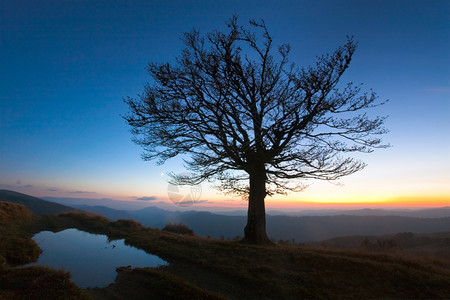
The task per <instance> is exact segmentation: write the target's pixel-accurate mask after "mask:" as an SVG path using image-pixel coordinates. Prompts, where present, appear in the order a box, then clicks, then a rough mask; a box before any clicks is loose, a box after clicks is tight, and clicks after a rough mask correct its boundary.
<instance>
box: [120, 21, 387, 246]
mask: <svg viewBox="0 0 450 300" xmlns="http://www.w3.org/2000/svg"><path fill="white" fill-rule="evenodd" d="M227 25H228V29H227V31H226V32H220V31H213V32H211V33H209V34H207V35H206V36H202V35H200V33H199V32H198V31H197V30H193V31H191V32H189V33H185V34H184V39H183V41H184V43H185V46H186V47H185V49H184V50H183V51H182V53H181V55H180V56H178V57H177V59H176V61H175V63H174V64H169V63H150V64H149V65H148V71H149V73H150V74H151V76H152V77H153V79H154V80H153V83H152V84H148V85H147V86H146V87H145V92H144V93H143V94H142V95H141V96H139V97H137V98H130V97H128V98H127V99H125V102H126V103H127V104H128V106H129V112H128V114H127V115H125V116H124V118H125V120H126V121H127V122H128V124H129V125H130V126H131V128H132V133H133V140H134V142H136V143H137V144H139V145H141V146H142V147H143V150H144V152H143V155H142V157H143V159H144V160H151V159H155V158H158V159H159V163H164V162H165V161H166V160H167V159H169V158H172V157H175V156H177V155H179V154H190V155H191V156H190V157H191V160H189V161H186V168H187V169H189V170H190V171H192V173H191V175H189V176H186V175H185V176H180V175H175V174H173V175H172V181H173V182H175V183H177V184H197V183H199V182H202V181H204V180H206V179H209V180H211V179H212V180H215V181H216V182H219V185H218V186H217V187H218V188H219V189H220V190H222V191H224V192H232V193H238V194H243V195H246V197H247V199H248V219H247V225H246V227H245V230H244V232H245V240H246V241H248V242H250V243H268V242H270V241H269V239H268V237H267V234H266V221H265V197H266V196H267V195H274V194H279V193H286V192H288V191H300V190H302V189H303V188H304V186H303V185H302V184H301V183H299V181H298V180H292V179H311V178H312V179H320V180H336V179H338V178H340V177H342V176H346V175H349V174H353V173H354V172H356V171H358V170H361V169H362V168H363V167H364V166H365V164H364V163H363V162H361V161H359V160H356V159H354V158H352V157H343V156H341V155H340V154H348V153H352V152H371V151H372V150H373V149H374V148H377V147H385V146H384V145H382V144H381V140H380V139H379V138H376V137H375V136H376V135H378V134H382V133H384V132H385V130H384V129H383V128H382V124H383V121H384V117H375V118H372V119H371V118H369V117H368V116H367V115H366V114H365V113H363V112H360V111H363V110H365V109H367V108H371V107H374V106H376V105H379V104H381V103H378V102H377V96H376V95H375V93H374V92H370V93H361V86H359V85H353V84H352V83H349V84H347V85H345V86H343V87H342V88H340V89H338V88H337V84H338V82H339V79H340V78H341V76H342V74H343V73H344V71H345V70H346V69H347V68H348V66H349V64H350V60H351V58H352V55H353V53H354V51H355V49H356V43H355V42H354V41H353V40H352V38H347V42H346V44H345V45H343V46H341V47H339V48H337V49H336V50H335V51H334V52H333V53H332V54H331V55H324V56H321V57H319V58H318V60H317V62H316V64H315V65H314V66H310V67H307V68H297V67H296V66H295V65H294V64H293V63H290V62H289V60H288V56H289V53H290V46H289V45H287V44H284V45H281V46H279V47H275V46H274V45H273V42H272V37H271V36H270V34H269V32H268V29H267V27H266V25H265V23H264V21H259V22H257V21H254V20H251V21H250V22H249V28H246V27H244V26H240V25H238V20H237V18H236V17H233V18H231V19H230V20H229V21H228V22H227ZM257 33H259V34H257Z"/></svg>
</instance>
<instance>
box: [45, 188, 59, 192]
mask: <svg viewBox="0 0 450 300" xmlns="http://www.w3.org/2000/svg"><path fill="white" fill-rule="evenodd" d="M47 191H49V192H59V190H58V189H57V188H48V189H47Z"/></svg>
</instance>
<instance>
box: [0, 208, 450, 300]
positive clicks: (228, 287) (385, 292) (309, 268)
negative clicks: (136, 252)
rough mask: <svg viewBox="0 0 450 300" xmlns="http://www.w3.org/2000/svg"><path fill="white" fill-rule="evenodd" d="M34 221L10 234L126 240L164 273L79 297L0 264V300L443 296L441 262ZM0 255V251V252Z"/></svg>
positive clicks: (130, 278)
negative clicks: (66, 232)
mask: <svg viewBox="0 0 450 300" xmlns="http://www.w3.org/2000/svg"><path fill="white" fill-rule="evenodd" d="M11 205H12V204H9V205H6V206H5V208H6V209H5V210H4V212H5V213H6V214H8V211H14V210H11ZM0 209H1V207H0ZM22 210H23V209H20V208H18V209H17V210H16V211H18V212H21V211H22ZM33 219H35V221H34V222H35V223H30V224H29V225H28V226H27V228H28V229H25V228H24V227H22V229H21V230H22V231H20V230H17V231H15V232H13V233H14V234H16V235H18V234H23V235H25V237H27V236H29V234H30V233H31V232H33V231H34V232H37V231H40V230H54V231H58V230H62V229H65V228H78V229H80V230H84V231H87V232H91V233H98V234H106V235H108V237H110V238H111V239H121V238H125V239H126V243H127V244H128V245H132V246H135V247H137V248H140V249H143V250H145V251H147V252H148V253H152V254H156V255H158V256H159V257H161V258H162V259H164V260H166V261H168V262H169V265H168V266H167V267H160V268H156V269H154V268H136V269H131V268H129V267H123V268H119V270H118V273H119V274H118V277H117V279H116V282H115V283H114V284H112V285H109V286H108V287H106V288H102V289H89V290H85V291H83V292H81V291H80V290H79V289H77V288H76V287H75V286H73V284H72V283H71V282H70V281H69V280H68V277H67V276H68V275H67V274H66V273H63V272H60V271H54V270H51V269H46V268H39V269H36V268H33V267H29V268H22V269H14V268H9V267H7V266H5V265H3V266H2V265H1V263H0V298H2V296H3V298H8V297H9V298H13V299H16V298H27V299H28V298H29V299H32V298H33V299H34V298H36V297H37V298H40V299H44V298H47V297H49V296H52V297H53V298H57V297H59V298H58V299H69V298H73V299H75V298H76V299H85V298H86V297H85V296H86V294H84V293H87V294H90V296H92V297H94V299H153V298H156V299H175V298H176V299H188V298H189V299H192V298H196V299H224V298H225V299H244V298H245V299H248V298H258V299H292V298H295V299H299V298H333V299H339V298H341V299H348V298H358V299H361V298H364V299H368V298H433V299H437V298H448V296H449V295H450V271H449V266H448V264H447V265H446V264H445V263H443V262H431V261H430V262H419V261H414V260H408V259H405V258H402V257H397V256H393V255H386V254H383V255H379V254H374V253H367V252H364V251H359V252H355V251H342V250H330V249H315V248H310V247H299V246H295V247H294V246H282V245H272V246H254V245H248V244H243V243H239V242H227V241H219V240H214V239H205V238H199V237H196V236H184V235H179V234H175V233H171V232H165V231H161V230H158V229H152V228H147V227H143V226H142V225H140V224H138V223H136V222H134V221H129V220H128V221H126V220H119V221H115V222H112V221H110V220H108V219H106V218H103V217H99V216H94V215H91V214H88V213H80V212H70V213H65V214H60V215H45V216H41V217H34V218H33ZM5 220H6V219H5ZM11 220H16V218H13V219H11ZM11 222H15V221H11ZM25 230H26V231H25ZM22 246H23V245H22ZM2 247H4V244H3V243H2V244H0V250H1V248H2ZM14 247H19V248H20V247H21V245H15V244H14ZM16 252H20V251H16ZM0 253H1V251H0ZM2 259H3V260H5V258H4V257H0V262H1V260H2ZM94 267H95V266H94ZM75 295H76V296H75ZM9 298H8V299H9Z"/></svg>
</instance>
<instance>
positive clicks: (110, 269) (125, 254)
mask: <svg viewBox="0 0 450 300" xmlns="http://www.w3.org/2000/svg"><path fill="white" fill-rule="evenodd" d="M33 240H34V241H35V242H36V243H37V244H38V245H39V247H40V248H41V249H42V250H43V253H42V254H41V256H39V260H38V261H37V262H36V263H33V264H31V265H41V266H47V267H51V268H54V269H64V270H65V271H70V273H71V274H72V281H73V282H75V284H77V285H78V286H79V287H81V288H87V287H104V286H107V285H109V284H110V283H112V282H114V280H115V278H116V275H117V273H116V268H117V267H120V266H131V267H156V266H160V265H166V264H167V262H166V261H164V260H162V259H161V258H159V257H158V256H156V255H151V254H148V253H147V252H145V251H143V250H141V249H137V248H134V247H130V246H127V245H125V244H124V240H114V241H111V242H109V241H108V237H107V236H106V235H98V234H90V233H87V232H84V231H80V230H77V229H67V230H64V231H60V232H57V233H54V232H50V231H41V232H40V233H38V234H36V235H35V236H34V237H33Z"/></svg>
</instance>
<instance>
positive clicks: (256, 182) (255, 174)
mask: <svg viewBox="0 0 450 300" xmlns="http://www.w3.org/2000/svg"><path fill="white" fill-rule="evenodd" d="M249 175H250V194H249V199H248V215H247V226H245V229H244V233H245V238H244V241H245V242H248V243H252V244H270V243H272V242H271V241H270V240H269V238H268V237H267V233H266V209H265V204H264V198H265V197H266V169H265V167H264V164H261V165H259V166H257V167H255V168H253V169H252V170H251V171H250V172H249Z"/></svg>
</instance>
